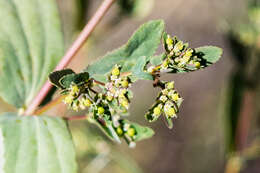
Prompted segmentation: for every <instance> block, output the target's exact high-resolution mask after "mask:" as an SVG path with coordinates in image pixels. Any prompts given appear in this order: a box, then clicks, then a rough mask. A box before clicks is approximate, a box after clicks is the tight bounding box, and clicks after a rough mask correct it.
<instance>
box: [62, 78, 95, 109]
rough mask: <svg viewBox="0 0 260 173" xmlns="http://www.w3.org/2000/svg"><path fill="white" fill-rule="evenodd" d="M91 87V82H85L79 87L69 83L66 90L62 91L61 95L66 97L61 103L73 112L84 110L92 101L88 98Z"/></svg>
mask: <svg viewBox="0 0 260 173" xmlns="http://www.w3.org/2000/svg"><path fill="white" fill-rule="evenodd" d="M92 85H93V81H92V80H88V81H85V82H83V83H81V84H80V85H77V84H75V83H71V84H70V87H69V88H68V89H66V90H64V91H62V94H64V95H66V97H65V98H64V100H63V102H64V103H65V104H68V105H69V107H70V108H72V109H73V110H74V111H79V110H80V109H82V110H84V109H86V108H87V107H90V106H91V104H92V101H91V98H90V96H89V88H90V87H91V86H92Z"/></svg>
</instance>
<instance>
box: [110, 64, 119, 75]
mask: <svg viewBox="0 0 260 173" xmlns="http://www.w3.org/2000/svg"><path fill="white" fill-rule="evenodd" d="M119 74H120V70H119V68H118V67H117V66H116V67H114V68H113V70H112V75H113V76H118V75H119Z"/></svg>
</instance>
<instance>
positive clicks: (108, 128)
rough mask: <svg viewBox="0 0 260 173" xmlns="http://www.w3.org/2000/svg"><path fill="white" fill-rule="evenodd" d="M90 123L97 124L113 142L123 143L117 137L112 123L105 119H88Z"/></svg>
mask: <svg viewBox="0 0 260 173" xmlns="http://www.w3.org/2000/svg"><path fill="white" fill-rule="evenodd" d="M87 120H88V121H89V122H90V123H93V124H96V125H97V126H98V127H99V128H100V129H101V130H102V131H103V132H104V133H105V135H107V137H109V138H110V139H111V140H113V141H116V142H118V143H121V140H120V139H119V136H118V135H117V133H116V131H115V129H114V127H113V124H112V121H110V120H106V119H105V118H104V119H98V120H96V119H94V118H90V117H89V118H87Z"/></svg>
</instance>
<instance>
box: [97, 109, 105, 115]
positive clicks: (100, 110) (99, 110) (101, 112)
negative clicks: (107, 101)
mask: <svg viewBox="0 0 260 173" xmlns="http://www.w3.org/2000/svg"><path fill="white" fill-rule="evenodd" d="M104 112H105V109H104V108H103V107H98V114H100V115H102V114H104Z"/></svg>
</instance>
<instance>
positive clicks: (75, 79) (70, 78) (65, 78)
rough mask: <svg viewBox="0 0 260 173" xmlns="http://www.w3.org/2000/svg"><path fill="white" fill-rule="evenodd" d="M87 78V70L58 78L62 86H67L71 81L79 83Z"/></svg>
mask: <svg viewBox="0 0 260 173" xmlns="http://www.w3.org/2000/svg"><path fill="white" fill-rule="evenodd" d="M88 79H89V74H88V72H82V73H79V74H68V75H65V76H63V77H62V78H61V79H60V81H59V83H60V85H61V86H63V87H64V88H69V87H70V85H71V83H74V84H77V85H80V84H82V83H84V82H86V81H87V80H88Z"/></svg>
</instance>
